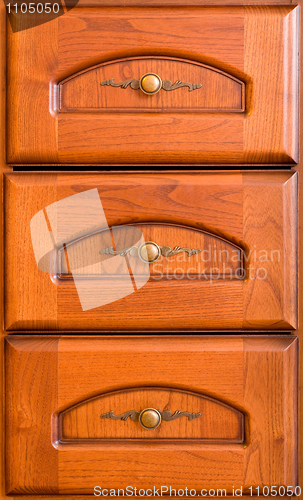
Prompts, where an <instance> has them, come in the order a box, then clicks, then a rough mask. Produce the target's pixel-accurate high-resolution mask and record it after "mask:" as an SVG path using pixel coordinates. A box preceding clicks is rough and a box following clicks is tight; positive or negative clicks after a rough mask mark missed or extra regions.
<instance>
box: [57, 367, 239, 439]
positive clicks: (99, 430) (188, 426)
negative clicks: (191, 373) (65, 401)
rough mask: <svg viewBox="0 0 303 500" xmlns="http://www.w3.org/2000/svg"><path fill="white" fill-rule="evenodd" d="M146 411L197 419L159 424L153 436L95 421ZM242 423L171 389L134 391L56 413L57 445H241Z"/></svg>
mask: <svg viewBox="0 0 303 500" xmlns="http://www.w3.org/2000/svg"><path fill="white" fill-rule="evenodd" d="M159 369H160V370H161V369H162V368H161V367H160V368H159ZM146 408H155V409H157V410H159V411H170V412H171V415H173V414H174V413H175V412H176V411H180V412H190V413H192V414H199V413H200V416H199V417H196V418H194V419H193V420H189V419H188V418H187V417H186V416H181V417H179V418H175V419H174V420H171V421H165V420H163V421H162V422H161V424H160V425H159V427H157V428H156V429H153V431H152V432H151V430H150V429H144V428H143V427H142V426H141V425H138V421H137V420H135V421H133V420H132V419H131V418H127V420H125V421H124V420H114V419H112V418H107V417H106V418H105V417H104V418H100V417H101V415H105V414H107V413H108V412H113V413H114V415H115V416H117V415H122V414H123V413H125V412H127V411H131V410H136V411H138V412H141V411H142V410H144V409H146ZM244 422H245V418H244V414H243V413H241V412H240V411H239V410H237V409H235V408H233V407H232V406H229V405H226V404H222V402H221V401H218V400H216V399H214V398H209V397H206V396H201V394H198V393H193V392H190V391H187V390H182V391H181V390H178V389H172V388H171V387H169V388H166V387H137V388H136V387H133V388H131V389H126V390H121V391H112V392H109V393H106V394H103V395H101V396H96V397H94V398H88V399H86V400H84V401H82V402H81V403H79V404H77V405H74V406H72V407H70V408H67V409H66V410H64V411H63V412H61V413H60V414H59V416H58V433H59V436H58V438H59V441H60V442H62V443H72V444H81V443H82V442H86V443H95V442H97V441H98V442H100V443H102V441H104V440H109V439H111V440H112V439H113V440H117V439H119V440H120V443H121V444H123V443H124V442H125V440H126V439H127V440H128V439H138V440H140V442H143V441H142V440H144V439H151V438H152V439H157V440H158V442H159V443H162V442H164V441H167V440H169V441H170V442H174V443H177V442H178V441H179V440H181V441H184V440H192V441H193V442H195V441H197V440H198V441H200V442H204V443H209V442H210V443H214V442H217V443H222V442H224V443H243V442H244Z"/></svg>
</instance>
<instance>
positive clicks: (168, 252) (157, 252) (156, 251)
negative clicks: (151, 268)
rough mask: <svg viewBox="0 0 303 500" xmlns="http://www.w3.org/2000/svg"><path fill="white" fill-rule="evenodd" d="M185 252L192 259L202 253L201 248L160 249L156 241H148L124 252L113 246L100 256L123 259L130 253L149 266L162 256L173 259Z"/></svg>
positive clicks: (103, 251) (104, 250) (177, 247)
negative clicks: (105, 255) (117, 256)
mask: <svg viewBox="0 0 303 500" xmlns="http://www.w3.org/2000/svg"><path fill="white" fill-rule="evenodd" d="M183 252H187V254H188V257H191V256H192V255H195V254H197V253H200V252H201V248H187V247H183V248H181V247H179V246H175V247H174V248H173V249H172V248H171V247H169V246H163V247H160V246H159V245H157V243H155V242H154V241H146V242H145V243H143V244H142V245H140V246H139V247H136V246H131V247H127V248H123V250H114V249H113V247H112V246H111V247H108V248H104V249H103V250H100V254H107V255H121V256H122V257H125V255H127V254H128V253H129V255H131V256H132V257H139V258H140V259H141V260H142V261H143V262H147V263H149V264H152V263H153V262H156V261H157V260H158V259H159V258H160V257H161V255H163V257H173V256H174V255H177V254H178V253H183Z"/></svg>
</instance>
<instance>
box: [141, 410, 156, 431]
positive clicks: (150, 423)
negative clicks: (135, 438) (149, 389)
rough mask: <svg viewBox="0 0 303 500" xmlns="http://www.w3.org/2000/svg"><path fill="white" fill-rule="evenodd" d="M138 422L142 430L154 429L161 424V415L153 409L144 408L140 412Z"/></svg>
mask: <svg viewBox="0 0 303 500" xmlns="http://www.w3.org/2000/svg"><path fill="white" fill-rule="evenodd" d="M139 422H140V424H141V425H142V427H144V429H156V428H157V427H158V426H159V425H160V424H161V414H160V412H159V411H158V410H155V409H154V408H146V409H145V410H143V411H141V413H140V415H139Z"/></svg>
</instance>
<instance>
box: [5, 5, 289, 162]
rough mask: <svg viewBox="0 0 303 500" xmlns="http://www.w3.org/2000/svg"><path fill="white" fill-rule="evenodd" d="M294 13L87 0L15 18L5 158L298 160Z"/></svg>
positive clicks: (285, 9) (264, 8) (284, 8)
mask: <svg viewBox="0 0 303 500" xmlns="http://www.w3.org/2000/svg"><path fill="white" fill-rule="evenodd" d="M297 10H298V9H297V8H296V7H292V6H276V7H271V6H246V7H241V6H238V7H223V6H220V7H219V6H218V7H206V6H203V7H193V6H191V7H185V6H183V7H180V6H179V7H177V8H176V7H175V8H174V7H165V6H163V7H155V6H154V7H128V8H121V7H98V8H96V7H95V8H86V7H81V8H75V9H71V10H70V11H69V12H67V13H65V14H64V15H61V16H59V17H58V18H57V19H54V20H53V21H52V22H50V23H44V24H41V25H39V26H36V27H35V31H34V32H30V31H21V32H17V33H12V32H11V27H10V26H8V32H9V34H8V51H9V58H8V101H7V107H8V117H9V120H8V161H9V162H10V163H14V164H16V163H17V164H30V163H49V164H60V163H64V164H68V163H71V164H75V163H77V164H85V163H89V164H123V165H124V164H125V163H128V164H131V165H134V164H144V165H146V164H162V165H164V164H179V165H180V164H181V165H182V164H218V165H220V164H222V163H227V164H237V163H238V164H256V163H259V164H293V163H295V162H296V161H297V150H298V139H297V58H298V51H297ZM20 16H22V22H26V16H30V14H20ZM16 17H18V15H17V16H16ZM41 39H47V40H50V41H51V43H49V44H47V46H46V47H45V48H44V50H43V51H42V52H40V51H38V50H37V47H38V46H39V43H40V40H41ZM32 54H35V57H33V56H32ZM16 57H17V58H18V64H16ZM16 68H17V70H16ZM143 77H145V78H143ZM24 124H26V126H25V125H24Z"/></svg>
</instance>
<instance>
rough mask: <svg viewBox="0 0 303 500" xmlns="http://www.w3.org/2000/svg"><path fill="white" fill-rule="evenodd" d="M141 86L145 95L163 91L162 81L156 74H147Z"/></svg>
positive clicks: (141, 81)
mask: <svg viewBox="0 0 303 500" xmlns="http://www.w3.org/2000/svg"><path fill="white" fill-rule="evenodd" d="M139 86H140V89H141V90H142V92H144V94H148V95H153V94H156V93H157V92H159V90H160V89H161V87H162V80H161V78H160V77H159V76H158V75H156V74H155V73H146V75H143V76H142V78H141V79H140V81H139Z"/></svg>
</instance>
